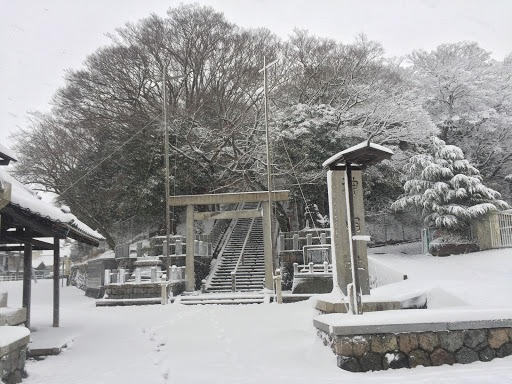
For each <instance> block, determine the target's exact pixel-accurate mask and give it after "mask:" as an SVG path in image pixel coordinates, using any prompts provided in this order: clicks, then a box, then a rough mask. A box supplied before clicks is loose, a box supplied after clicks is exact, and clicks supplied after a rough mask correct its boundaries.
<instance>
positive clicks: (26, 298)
mask: <svg viewBox="0 0 512 384" xmlns="http://www.w3.org/2000/svg"><path fill="white" fill-rule="evenodd" d="M25 236H26V237H27V238H28V239H31V238H32V234H31V233H29V232H28V231H27V232H26V233H25ZM31 278H32V244H31V243H30V242H26V243H25V251H24V254H23V305H22V306H23V308H25V309H26V310H27V320H26V321H25V327H27V328H28V329H30V297H31V292H30V290H31V288H32V285H31V284H32V281H31Z"/></svg>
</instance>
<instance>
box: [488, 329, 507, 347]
mask: <svg viewBox="0 0 512 384" xmlns="http://www.w3.org/2000/svg"><path fill="white" fill-rule="evenodd" d="M509 340H510V339H509V337H508V330H507V329H505V328H498V329H489V338H488V339H487V341H488V343H489V347H491V348H494V349H498V348H500V347H501V346H502V345H503V344H505V343H508V341H509Z"/></svg>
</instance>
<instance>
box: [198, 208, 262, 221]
mask: <svg viewBox="0 0 512 384" xmlns="http://www.w3.org/2000/svg"><path fill="white" fill-rule="evenodd" d="M253 217H263V212H262V211H261V210H260V209H247V210H240V211H216V212H194V220H224V219H252V218H253Z"/></svg>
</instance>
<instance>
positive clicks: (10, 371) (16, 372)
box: [0, 326, 30, 384]
mask: <svg viewBox="0 0 512 384" xmlns="http://www.w3.org/2000/svg"><path fill="white" fill-rule="evenodd" d="M0 340H1V341H2V344H0V372H1V374H2V382H3V383H7V384H12V383H21V379H22V378H25V377H27V373H26V371H25V361H26V359H27V344H28V342H29V341H30V331H29V330H28V329H27V328H25V327H10V326H4V327H0Z"/></svg>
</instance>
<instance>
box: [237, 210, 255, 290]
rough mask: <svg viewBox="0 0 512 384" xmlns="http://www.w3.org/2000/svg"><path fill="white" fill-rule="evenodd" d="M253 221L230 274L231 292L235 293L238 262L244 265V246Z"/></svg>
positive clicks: (252, 221)
mask: <svg viewBox="0 0 512 384" xmlns="http://www.w3.org/2000/svg"><path fill="white" fill-rule="evenodd" d="M259 208H260V203H258V207H257V209H259ZM254 220H256V218H255V217H253V218H252V220H251V225H250V226H249V230H248V231H247V235H245V240H244V244H243V245H242V250H241V251H240V256H238V260H237V262H236V265H235V269H233V271H232V272H231V290H232V291H233V292H236V273H237V272H238V267H239V266H240V261H241V262H242V265H244V251H245V246H246V245H247V242H248V241H249V236H250V235H251V231H252V227H253V225H254Z"/></svg>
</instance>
